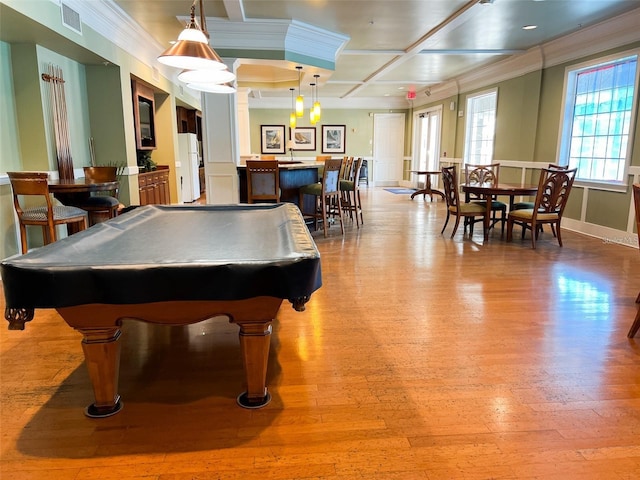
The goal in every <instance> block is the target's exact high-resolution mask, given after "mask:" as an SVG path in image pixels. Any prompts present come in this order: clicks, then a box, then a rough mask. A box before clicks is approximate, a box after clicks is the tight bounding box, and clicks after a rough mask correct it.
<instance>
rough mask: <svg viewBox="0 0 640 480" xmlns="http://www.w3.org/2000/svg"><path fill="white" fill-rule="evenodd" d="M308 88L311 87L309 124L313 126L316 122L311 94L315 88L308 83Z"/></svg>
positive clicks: (313, 84) (312, 84) (312, 95)
mask: <svg viewBox="0 0 640 480" xmlns="http://www.w3.org/2000/svg"><path fill="white" fill-rule="evenodd" d="M309 86H310V87H311V108H310V109H309V122H311V125H315V124H316V122H317V118H316V112H315V110H314V109H313V100H314V98H315V97H314V93H313V89H314V87H315V86H316V84H315V83H310V84H309Z"/></svg>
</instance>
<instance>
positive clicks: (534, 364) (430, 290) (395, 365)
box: [0, 188, 640, 480]
mask: <svg viewBox="0 0 640 480" xmlns="http://www.w3.org/2000/svg"><path fill="white" fill-rule="evenodd" d="M362 193H363V206H364V221H365V224H364V226H363V227H362V228H360V229H356V227H355V224H354V225H353V226H351V222H349V221H347V222H346V235H345V236H344V237H341V236H340V234H339V228H338V227H332V228H331V229H330V230H329V237H328V238H326V239H325V238H323V235H322V231H320V232H317V233H314V238H315V239H316V242H317V244H318V248H319V250H320V252H321V254H322V268H323V282H324V285H323V287H322V288H321V289H320V290H319V291H318V292H316V293H315V294H314V296H313V297H312V299H311V301H310V302H309V304H308V307H307V310H306V311H305V312H303V313H298V312H295V311H294V310H293V309H292V308H291V306H290V305H289V304H288V302H285V304H284V305H283V307H282V308H281V310H280V312H279V314H278V319H277V321H276V322H274V333H273V335H272V344H271V345H272V349H271V354H270V359H269V372H268V384H269V387H270V391H271V393H272V395H273V400H272V402H271V403H270V404H269V405H268V406H266V407H265V408H263V409H259V410H245V409H242V408H239V407H238V406H236V403H235V397H236V395H237V394H238V393H240V391H241V390H242V363H241V358H240V352H239V344H238V338H237V333H238V332H237V327H236V326H234V325H230V324H229V323H228V322H226V320H224V319H212V320H208V321H205V322H202V323H199V324H195V325H191V326H189V327H161V326H151V325H147V324H143V323H140V322H133V321H131V322H129V323H126V324H125V326H124V332H123V336H122V340H121V341H122V361H121V368H120V393H121V395H122V398H123V402H124V408H123V410H122V411H121V412H120V413H119V414H117V415H115V416H113V417H110V418H106V419H100V420H92V419H89V418H86V417H85V416H84V415H83V412H82V410H83V408H84V407H85V406H86V405H87V404H88V403H90V401H91V400H92V391H91V387H90V384H89V380H88V376H87V373H86V369H85V366H84V364H83V355H82V349H81V346H80V335H79V334H78V333H77V332H75V331H74V330H72V329H71V328H69V327H68V326H67V325H66V324H65V323H64V322H63V321H62V319H61V318H60V317H59V316H58V315H57V314H56V313H55V311H46V310H39V311H37V312H36V317H35V319H34V320H33V321H32V322H30V323H29V324H27V328H26V330H25V331H22V332H20V331H8V330H6V328H3V329H2V330H1V331H0V355H1V357H0V362H1V363H0V369H1V370H0V379H1V385H0V386H1V394H0V400H1V404H0V405H1V417H0V421H1V423H0V430H1V446H0V448H1V461H0V468H1V469H0V477H1V478H2V479H3V480H4V479H7V480H8V479H11V480H34V479H38V480H40V479H47V480H63V479H64V480H69V479H72V480H94V479H114V480H116V479H117V480H143V479H144V480H187V479H192V480H196V479H197V480H205V479H206V480H211V479H244V480H253V479H256V480H257V479H261V480H262V479H300V480H303V479H304V480H312V479H313V480H320V479H323V480H354V479H367V480H368V479H373V480H382V479H384V480H412V479H429V480H435V479H438V480H439V479H474V480H475V479H557V480H560V479H562V480H566V479H599V480H600V479H616V480H619V479H637V478H640V338H638V339H635V340H629V339H627V338H626V334H627V330H628V329H629V326H630V325H631V323H632V322H633V319H634V317H635V315H636V311H637V308H638V305H637V304H636V303H635V299H636V296H637V295H638V289H639V287H640V268H638V266H639V264H640V254H639V252H638V248H637V243H636V242H637V238H636V237H635V236H633V237H632V238H629V239H627V240H628V243H629V244H631V245H634V248H629V247H625V246H621V245H617V244H612V243H607V242H603V241H602V240H599V239H595V238H589V237H586V236H582V235H578V234H574V233H572V232H563V241H564V247H562V248H560V247H558V245H557V242H556V240H555V239H554V238H553V237H552V236H551V234H550V233H549V232H545V233H544V234H543V235H542V236H541V237H540V240H539V241H538V243H537V249H536V250H532V249H531V248H530V239H529V237H528V236H527V237H526V238H525V239H524V240H520V235H519V233H520V231H519V229H516V235H514V241H513V242H512V243H508V244H507V243H505V242H504V241H503V240H501V239H500V236H499V231H498V232H493V233H492V234H491V235H490V238H489V241H488V242H487V244H483V240H482V231H481V230H482V229H481V228H476V231H475V234H474V236H473V238H469V237H468V236H467V237H464V238H463V235H462V227H460V228H459V230H458V233H457V234H456V236H455V238H454V239H453V240H451V239H450V238H449V235H450V228H451V226H449V227H448V228H447V231H445V234H444V235H440V229H441V228H442V225H443V223H444V217H445V210H444V204H443V203H442V201H437V202H434V203H431V202H429V201H426V202H425V201H423V200H422V198H421V197H419V198H416V199H414V200H413V201H411V200H409V196H408V195H394V194H392V193H389V192H386V191H384V190H383V189H373V188H371V189H366V188H365V189H364V190H363V192H362ZM0 307H4V300H2V304H0ZM2 310H4V308H2Z"/></svg>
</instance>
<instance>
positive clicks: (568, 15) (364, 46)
mask: <svg viewBox="0 0 640 480" xmlns="http://www.w3.org/2000/svg"><path fill="white" fill-rule="evenodd" d="M5 1H6V2H7V3H9V4H11V3H14V2H13V1H12V0H5ZM20 1H27V2H33V1H36V0H20ZM40 1H42V0H40ZM52 1H54V2H59V1H64V2H65V3H68V4H69V5H71V6H72V7H74V8H76V9H78V10H79V11H81V12H82V13H83V18H82V20H83V21H84V22H87V23H90V22H94V23H96V22H100V21H104V22H106V20H104V19H103V18H101V17H102V12H107V13H108V12H111V13H113V12H115V13H116V16H117V17H119V18H121V19H124V21H118V25H117V27H118V28H121V24H125V25H126V28H127V29H129V30H130V31H132V34H133V35H135V36H136V38H139V39H140V40H139V41H138V48H131V52H132V53H133V54H134V55H136V54H138V55H142V50H146V55H147V58H146V60H147V61H148V63H150V64H153V63H156V62H155V57H156V56H157V55H159V54H160V53H161V52H162V51H163V50H164V49H166V48H168V47H169V45H170V42H171V41H172V40H175V39H176V38H177V36H178V34H179V33H180V31H181V30H182V28H183V27H184V25H185V21H186V19H187V17H188V15H189V12H190V7H191V4H192V0H93V1H91V2H87V1H86V0H82V1H80V0H52ZM489 1H490V0H489ZM2 3H4V1H3V2H2ZM2 3H0V6H2ZM196 5H197V4H196ZM203 5H204V11H205V14H206V25H207V28H208V30H209V33H210V34H211V44H212V46H213V47H214V49H216V50H218V51H219V52H221V53H222V54H223V56H224V54H225V52H230V51H233V54H234V58H237V59H238V60H237V62H236V68H237V71H236V73H237V75H238V85H239V86H241V87H247V88H249V89H251V92H252V93H251V97H252V99H253V100H254V101H255V100H261V101H265V100H266V101H268V100H271V101H272V102H274V101H275V102H278V103H280V102H283V101H286V100H285V99H287V100H288V99H290V95H291V92H290V90H289V88H290V87H295V88H297V84H298V73H297V71H296V69H295V66H296V65H298V64H300V65H303V67H304V68H303V78H302V82H301V83H302V90H303V92H302V93H303V94H305V95H307V96H309V95H311V87H309V83H311V82H313V81H314V77H313V75H314V74H319V75H320V77H319V84H320V88H319V90H318V93H319V96H320V99H321V100H323V101H325V100H326V99H332V100H334V101H337V102H338V104H339V103H340V102H344V103H348V102H353V101H358V100H359V101H361V102H367V101H371V100H372V99H378V100H379V101H380V102H383V101H386V100H389V99H391V100H395V101H396V103H398V101H400V103H402V104H404V105H405V106H406V105H407V104H408V103H407V101H406V98H407V92H409V91H416V92H418V94H421V93H425V92H426V91H429V90H430V89H432V88H437V87H438V85H442V84H445V83H451V82H452V81H456V79H457V78H459V77H461V76H465V75H469V74H473V72H476V71H478V70H479V69H482V68H485V67H486V66H487V65H489V64H491V63H492V62H501V61H505V60H508V59H517V58H524V55H525V54H526V52H527V51H529V52H530V51H531V49H534V48H535V47H537V46H540V45H543V44H545V43H547V42H551V41H553V40H556V39H558V38H560V37H563V36H565V35H569V34H572V33H575V32H580V31H581V30H584V29H587V28H588V27H590V26H592V25H594V24H597V23H599V22H602V21H604V20H607V19H610V18H613V17H616V16H620V15H623V14H627V15H629V12H631V11H633V10H636V12H635V13H634V14H633V15H637V13H638V11H640V1H638V0H494V1H493V2H492V3H488V4H481V3H480V0H472V1H467V0H204V1H203ZM87 9H92V10H91V11H90V12H87V11H86V10H87ZM2 13H3V15H1V16H0V21H2V24H1V25H0V39H3V40H5V41H24V40H25V35H26V33H25V32H32V33H31V35H32V36H33V37H34V38H31V40H36V41H39V40H38V39H37V38H35V34H34V33H33V32H35V31H37V30H38V28H37V27H38V26H37V25H35V24H33V22H29V28H26V29H25V28H23V27H21V26H20V25H19V24H20V23H21V22H20V21H19V18H17V17H15V16H14V15H13V14H12V12H11V11H10V10H7V9H4V8H3V10H2ZM196 16H197V18H198V19H199V11H198V10H196ZM25 21H26V20H25ZM110 25H111V26H112V29H113V28H114V25H115V24H114V23H111V24H110ZM525 25H536V26H537V28H536V29H533V30H523V28H522V27H523V26H525ZM634 30H635V28H634ZM103 31H105V29H104V28H103ZM106 31H109V28H108V27H107V28H106ZM113 35H114V37H115V36H117V33H114V34H113ZM145 39H147V41H145ZM636 40H640V38H636ZM593 41H594V42H598V41H599V39H598V38H594V39H593ZM129 48H130V47H129ZM67 49H68V47H67ZM76 57H77V58H80V59H81V61H82V57H81V54H80V53H78V54H77V55H76ZM327 63H329V64H332V63H335V68H334V66H333V65H330V66H327ZM267 103H268V102H267ZM371 106H375V105H371Z"/></svg>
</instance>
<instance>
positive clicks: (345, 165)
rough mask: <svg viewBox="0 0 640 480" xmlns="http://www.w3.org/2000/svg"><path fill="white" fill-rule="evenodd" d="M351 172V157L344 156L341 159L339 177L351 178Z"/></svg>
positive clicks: (343, 178)
mask: <svg viewBox="0 0 640 480" xmlns="http://www.w3.org/2000/svg"><path fill="white" fill-rule="evenodd" d="M325 163H326V162H325ZM352 173H353V157H344V159H343V160H342V168H341V170H340V178H341V179H342V180H351V175H352Z"/></svg>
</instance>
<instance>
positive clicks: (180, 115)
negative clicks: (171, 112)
mask: <svg viewBox="0 0 640 480" xmlns="http://www.w3.org/2000/svg"><path fill="white" fill-rule="evenodd" d="M176 118H177V121H178V133H195V134H196V136H197V137H198V141H200V142H201V141H202V114H201V113H200V112H199V111H198V110H194V109H189V108H185V107H176Z"/></svg>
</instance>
